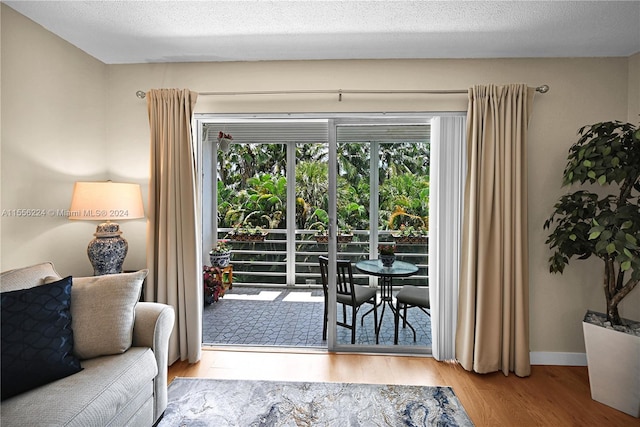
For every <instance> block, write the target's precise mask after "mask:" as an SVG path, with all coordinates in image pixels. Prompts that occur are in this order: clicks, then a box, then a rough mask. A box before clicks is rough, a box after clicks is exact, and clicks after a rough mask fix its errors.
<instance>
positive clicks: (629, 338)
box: [582, 322, 640, 417]
mask: <svg viewBox="0 0 640 427" xmlns="http://www.w3.org/2000/svg"><path fill="white" fill-rule="evenodd" d="M582 328H583V331H584V343H585V348H586V351H587V365H588V366H589V384H590V386H591V398H592V399H593V400H596V401H598V402H600V403H604V404H605V405H608V406H611V407H612V408H615V409H618V410H619V411H622V412H624V413H627V414H629V415H631V416H634V417H640V337H638V336H635V335H630V334H625V333H623V332H618V331H615V330H612V329H607V328H604V327H601V326H597V325H593V324H591V323H587V322H582Z"/></svg>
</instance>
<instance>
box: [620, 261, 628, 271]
mask: <svg viewBox="0 0 640 427" xmlns="http://www.w3.org/2000/svg"><path fill="white" fill-rule="evenodd" d="M629 268H631V261H625V262H623V263H622V264H620V269H621V270H622V271H627V270H628V269H629Z"/></svg>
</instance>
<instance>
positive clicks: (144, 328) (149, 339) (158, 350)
mask: <svg viewBox="0 0 640 427" xmlns="http://www.w3.org/2000/svg"><path fill="white" fill-rule="evenodd" d="M174 321H175V313H174V310H173V307H171V306H170V305H166V304H160V303H155V302H139V303H138V304H136V317H135V323H134V326H133V346H135V347H150V348H151V350H153V354H154V355H155V358H156V363H157V364H158V375H157V376H156V377H155V379H154V384H153V388H154V394H155V399H154V420H158V418H159V417H160V416H161V415H162V413H163V412H164V410H165V409H166V408H167V370H168V366H169V363H168V358H169V337H170V336H171V331H172V330H173V323H174Z"/></svg>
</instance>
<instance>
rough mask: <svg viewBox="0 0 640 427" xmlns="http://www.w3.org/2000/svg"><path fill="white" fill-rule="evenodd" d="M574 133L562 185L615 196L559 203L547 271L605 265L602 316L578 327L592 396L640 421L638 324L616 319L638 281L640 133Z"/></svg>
mask: <svg viewBox="0 0 640 427" xmlns="http://www.w3.org/2000/svg"><path fill="white" fill-rule="evenodd" d="M578 134H579V139H578V141H577V142H576V143H575V144H574V145H573V146H572V147H571V148H570V149H569V156H568V163H567V166H566V168H565V170H564V175H563V179H564V185H571V184H574V183H579V184H585V183H589V184H599V185H601V186H605V185H609V186H610V187H609V188H611V189H612V190H615V194H614V193H611V194H607V195H605V196H600V195H598V194H596V193H592V192H589V191H587V190H584V189H581V190H577V191H574V192H572V193H569V194H566V195H564V196H562V197H561V198H560V200H559V201H558V202H557V203H556V204H555V206H554V211H553V214H552V215H551V217H550V218H549V219H548V220H547V221H546V222H545V224H544V228H545V229H549V228H552V229H553V230H552V232H551V234H550V235H549V237H548V239H547V241H546V243H547V244H549V246H550V248H551V249H552V250H553V254H552V256H551V257H550V258H549V266H550V267H549V269H550V271H551V272H552V273H562V272H563V271H564V268H565V266H566V265H567V264H568V263H569V260H570V259H572V258H578V259H587V258H589V257H591V256H592V255H593V256H595V257H598V258H600V259H601V260H602V261H603V262H604V275H603V280H602V283H603V290H604V295H605V300H606V314H599V313H595V312H592V311H588V312H587V315H586V316H585V319H584V321H583V330H584V334H585V348H586V352H587V362H588V366H589V382H590V385H591V396H592V398H593V399H594V400H597V401H599V402H602V403H605V404H607V405H609V406H612V407H614V408H616V409H619V410H621V411H623V412H626V413H628V414H630V415H633V416H635V417H638V416H640V381H638V378H640V363H638V361H639V360H640V336H639V335H640V323H638V322H634V321H631V320H627V319H623V318H621V317H620V314H619V311H618V306H619V304H620V303H621V302H622V300H623V299H624V298H625V297H626V296H628V295H629V293H630V292H631V291H633V290H634V288H636V287H637V285H638V282H639V281H640V204H639V192H640V130H638V128H637V127H636V126H635V125H632V124H629V123H621V122H617V121H616V122H605V123H597V124H594V125H590V126H584V127H582V128H581V129H580V130H579V132H578ZM593 322H596V323H597V324H598V325H596V324H594V323H593ZM634 330H635V333H634ZM625 362H626V363H628V364H626V365H625ZM634 387H635V390H634Z"/></svg>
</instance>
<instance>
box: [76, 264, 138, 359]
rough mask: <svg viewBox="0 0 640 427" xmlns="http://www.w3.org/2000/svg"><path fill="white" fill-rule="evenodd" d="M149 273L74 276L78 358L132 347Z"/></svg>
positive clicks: (113, 352)
mask: <svg viewBox="0 0 640 427" xmlns="http://www.w3.org/2000/svg"><path fill="white" fill-rule="evenodd" d="M148 272H149V270H140V271H137V272H135V273H122V274H107V275H104V276H93V277H74V278H73V285H72V286H71V319H72V323H71V327H72V329H73V340H74V348H73V352H74V353H75V355H76V356H77V357H78V358H80V359H90V358H93V357H98V356H106V355H109V354H119V353H124V352H125V351H127V350H128V349H129V347H131V342H132V340H133V323H134V320H135V306H136V304H137V302H138V301H139V299H140V293H141V291H142V282H143V281H144V279H145V277H147V274H148Z"/></svg>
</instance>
